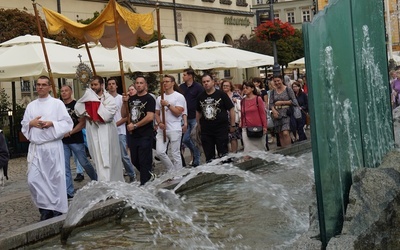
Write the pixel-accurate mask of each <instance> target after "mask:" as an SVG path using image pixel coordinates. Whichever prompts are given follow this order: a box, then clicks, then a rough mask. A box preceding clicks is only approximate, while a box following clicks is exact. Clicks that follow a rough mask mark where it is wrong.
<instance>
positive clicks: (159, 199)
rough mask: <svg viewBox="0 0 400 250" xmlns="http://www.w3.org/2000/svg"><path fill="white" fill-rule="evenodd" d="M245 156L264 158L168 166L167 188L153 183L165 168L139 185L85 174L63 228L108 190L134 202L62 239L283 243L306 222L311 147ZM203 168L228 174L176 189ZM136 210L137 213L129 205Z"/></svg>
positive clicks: (53, 244)
mask: <svg viewBox="0 0 400 250" xmlns="http://www.w3.org/2000/svg"><path fill="white" fill-rule="evenodd" d="M252 156H253V157H259V158H262V159H266V163H265V164H264V165H263V166H259V167H257V168H256V169H255V170H254V171H253V172H250V171H244V170H241V169H239V168H237V167H235V166H233V165H232V164H222V165H220V164H218V163H217V162H213V163H211V164H207V165H203V166H200V167H197V168H194V169H182V170H181V171H179V172H176V173H173V175H180V176H183V178H182V179H181V180H180V181H179V182H178V183H177V185H175V187H174V188H173V190H167V189H163V188H159V186H160V184H162V183H164V182H165V181H167V180H168V179H170V178H171V175H170V174H165V175H161V176H160V177H159V178H157V179H156V180H155V181H154V182H150V183H149V184H146V185H145V186H141V187H139V186H137V183H134V184H127V183H121V182H118V183H102V182H92V183H90V185H88V186H85V187H84V188H82V189H81V190H80V191H78V192H77V194H76V196H75V198H74V200H73V202H72V204H71V206H70V210H69V213H68V215H67V217H66V219H65V222H64V227H65V228H73V227H74V226H75V225H76V224H77V223H78V222H79V220H81V218H82V217H84V214H85V213H86V212H87V211H89V210H90V209H91V208H92V207H93V206H94V204H96V203H98V202H100V201H104V200H107V199H109V198H110V197H112V198H114V199H121V200H124V202H125V207H129V208H134V210H129V209H128V210H127V209H125V210H124V212H123V213H120V214H119V220H118V221H119V223H116V222H115V221H111V222H109V221H104V222H103V224H99V223H96V224H95V225H94V226H92V227H91V226H87V227H84V228H83V229H79V228H76V229H74V231H73V233H72V234H71V236H70V238H69V239H68V240H67V239H65V242H64V243H66V246H65V247H68V248H69V247H71V248H99V247H102V248H111V247H115V246H116V245H118V246H120V247H123V248H138V249H139V248H140V249H146V248H149V247H152V248H160V249H165V248H171V247H178V248H180V249H221V248H226V249H233V248H236V249H250V248H253V249H254V248H256V249H259V248H264V247H267V248H270V249H272V248H282V247H283V248H284V247H288V246H290V244H291V243H292V242H293V241H294V240H295V239H296V238H297V237H299V236H300V234H302V233H304V232H305V231H306V230H307V229H308V206H309V201H310V200H311V199H313V196H314V195H313V194H312V192H311V190H312V185H313V181H312V176H313V171H312V161H311V153H306V154H304V155H301V156H299V157H293V156H283V155H279V154H271V153H268V152H267V153H266V152H253V153H252ZM216 163H217V165H216ZM283 164H284V165H283ZM207 174H217V175H220V176H222V175H224V176H228V177H227V178H225V180H224V181H222V182H218V183H216V184H214V185H212V186H205V187H204V188H202V189H197V190H195V191H186V192H184V193H180V191H179V190H180V189H181V188H182V187H184V185H185V183H189V182H190V181H191V180H192V179H193V178H196V177H197V176H199V175H200V176H201V175H207ZM177 193H178V194H177ZM136 210H137V211H138V213H133V212H132V211H136ZM75 231H76V232H75ZM110 238H111V239H112V241H110V240H109V239H110ZM59 244H60V243H59V240H58V238H54V239H52V240H50V241H44V242H41V243H39V244H37V245H34V246H32V247H33V248H35V247H40V248H41V249H51V248H61V247H62V246H61V245H59Z"/></svg>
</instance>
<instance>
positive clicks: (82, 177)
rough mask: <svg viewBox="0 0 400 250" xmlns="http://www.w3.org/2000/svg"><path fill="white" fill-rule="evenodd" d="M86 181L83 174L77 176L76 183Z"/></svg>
mask: <svg viewBox="0 0 400 250" xmlns="http://www.w3.org/2000/svg"><path fill="white" fill-rule="evenodd" d="M84 179H85V176H83V174H77V175H76V177H75V179H74V181H77V182H81V181H83V180H84Z"/></svg>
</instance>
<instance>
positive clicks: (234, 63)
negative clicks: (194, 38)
mask: <svg viewBox="0 0 400 250" xmlns="http://www.w3.org/2000/svg"><path fill="white" fill-rule="evenodd" d="M193 48H195V49H198V50H200V51H207V52H209V53H210V54H213V55H214V56H216V57H217V58H218V62H222V61H223V62H225V64H226V65H230V68H253V67H259V66H265V65H273V64H274V58H273V57H272V56H267V55H263V54H259V53H254V52H251V51H246V50H241V49H236V48H233V47H232V46H231V45H228V44H225V43H219V42H212V41H209V42H204V43H201V44H199V45H197V46H194V47H193Z"/></svg>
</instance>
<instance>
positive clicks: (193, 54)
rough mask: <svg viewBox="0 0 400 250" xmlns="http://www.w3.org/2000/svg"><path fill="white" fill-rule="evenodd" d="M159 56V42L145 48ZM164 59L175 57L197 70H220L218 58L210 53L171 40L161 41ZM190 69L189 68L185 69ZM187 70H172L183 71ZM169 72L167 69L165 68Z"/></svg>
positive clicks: (144, 47)
mask: <svg viewBox="0 0 400 250" xmlns="http://www.w3.org/2000/svg"><path fill="white" fill-rule="evenodd" d="M143 49H145V50H150V51H152V52H153V53H155V54H156V55H158V41H156V42H153V43H150V44H148V45H146V46H143ZM161 51H162V58H163V61H164V58H168V57H175V58H180V60H184V61H186V62H187V63H188V66H190V67H192V68H193V69H197V70H205V69H213V68H218V67H219V66H220V65H218V64H217V58H216V57H215V56H214V55H211V54H209V53H204V52H202V51H199V50H196V49H193V48H190V47H189V46H188V45H187V44H185V43H181V42H177V41H174V40H170V39H163V40H161ZM185 68H188V67H185ZM185 68H172V67H171V69H170V70H183V69H185ZM165 70H166V71H167V69H166V68H165Z"/></svg>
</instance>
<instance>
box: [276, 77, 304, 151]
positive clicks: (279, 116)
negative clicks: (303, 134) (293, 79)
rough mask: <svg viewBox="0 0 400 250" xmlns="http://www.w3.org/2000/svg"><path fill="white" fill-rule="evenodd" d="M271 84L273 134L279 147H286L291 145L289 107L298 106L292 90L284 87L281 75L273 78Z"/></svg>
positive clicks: (290, 109)
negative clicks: (277, 140)
mask: <svg viewBox="0 0 400 250" xmlns="http://www.w3.org/2000/svg"><path fill="white" fill-rule="evenodd" d="M273 82H274V86H275V89H274V90H273V91H272V92H271V98H270V100H269V106H270V109H271V110H272V118H273V120H274V130H275V133H277V134H279V140H280V144H281V147H286V146H288V145H290V144H291V138H290V115H291V114H290V112H292V110H293V109H292V108H291V106H298V103H297V99H296V97H295V95H294V92H293V90H292V89H291V88H288V87H286V86H285V85H284V83H283V80H282V76H281V75H277V76H274V77H273ZM288 111H289V112H288ZM292 115H293V114H292Z"/></svg>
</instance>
